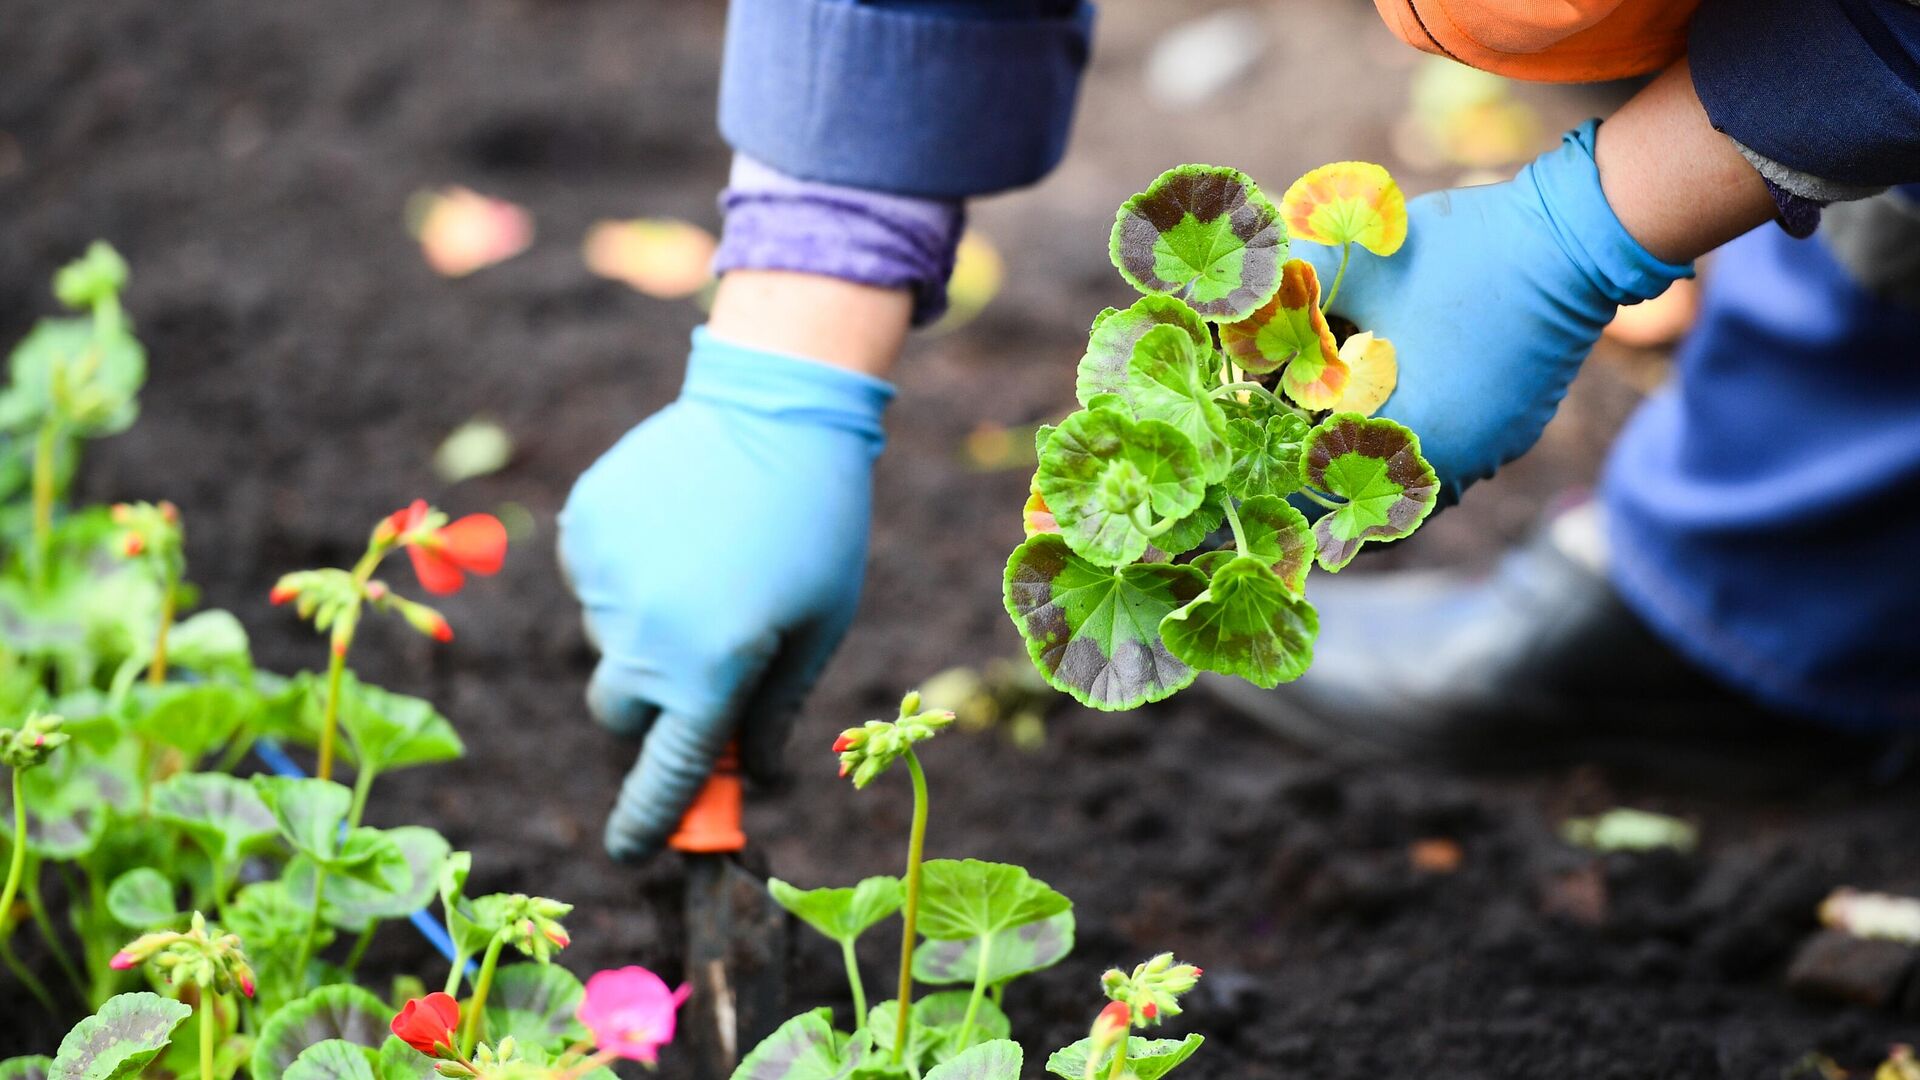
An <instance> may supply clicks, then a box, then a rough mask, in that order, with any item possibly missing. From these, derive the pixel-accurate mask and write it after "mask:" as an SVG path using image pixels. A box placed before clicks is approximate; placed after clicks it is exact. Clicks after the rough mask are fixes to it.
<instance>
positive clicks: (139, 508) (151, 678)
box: [113, 499, 187, 686]
mask: <svg viewBox="0 0 1920 1080" xmlns="http://www.w3.org/2000/svg"><path fill="white" fill-rule="evenodd" d="M113 523H114V525H116V526H118V527H119V528H120V530H121V533H120V552H121V554H123V555H125V556H126V557H127V558H128V559H131V560H134V561H136V562H139V563H141V564H143V565H145V566H146V567H148V568H149V569H150V570H151V571H152V572H153V576H154V578H155V579H156V580H157V581H159V583H160V622H159V627H158V629H157V630H155V632H154V638H153V656H152V658H151V659H150V660H149V661H148V662H147V682H148V684H150V685H153V686H159V685H160V684H161V683H164V682H166V681H167V636H168V634H169V633H171V632H172V630H173V620H174V617H175V616H176V615H177V614H178V610H179V603H180V579H181V578H183V577H184V576H186V572H187V556H186V527H185V526H184V525H182V524H181V523H180V508H179V507H177V506H175V505H173V504H172V503H170V502H167V501H166V500H164V499H163V500H161V501H160V502H159V503H120V504H118V505H116V506H114V508H113Z"/></svg>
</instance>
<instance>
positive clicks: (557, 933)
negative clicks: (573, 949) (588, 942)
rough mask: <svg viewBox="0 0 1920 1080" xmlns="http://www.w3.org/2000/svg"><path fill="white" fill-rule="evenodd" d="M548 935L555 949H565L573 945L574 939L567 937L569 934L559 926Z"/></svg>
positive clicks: (549, 931) (548, 932)
mask: <svg viewBox="0 0 1920 1080" xmlns="http://www.w3.org/2000/svg"><path fill="white" fill-rule="evenodd" d="M546 933H547V940H548V941H551V942H553V945H554V948H557V949H564V948H566V947H567V946H569V945H571V944H573V939H572V938H570V937H568V936H567V932H566V931H565V930H562V929H560V928H559V927H557V926H556V927H554V928H553V929H551V930H548V931H547V932H546Z"/></svg>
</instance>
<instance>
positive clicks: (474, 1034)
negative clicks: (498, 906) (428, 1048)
mask: <svg viewBox="0 0 1920 1080" xmlns="http://www.w3.org/2000/svg"><path fill="white" fill-rule="evenodd" d="M506 943H507V935H506V934H505V933H499V934H495V935H493V940H492V941H491V942H489V943H488V944H487V955H486V956H484V957H482V958H481V960H480V975H479V977H478V978H476V979H474V982H473V1000H472V1001H469V1002H467V1023H466V1029H465V1030H464V1031H462V1032H461V1033H460V1056H461V1057H467V1056H469V1055H471V1054H472V1053H473V1045H474V1043H476V1042H478V1041H479V1039H480V1014H482V1013H484V1012H486V1011H487V993H488V992H489V991H491V990H492V989H493V969H494V968H496V967H499V966H500V949H501V947H502V946H504V945H506Z"/></svg>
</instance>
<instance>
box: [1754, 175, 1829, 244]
mask: <svg viewBox="0 0 1920 1080" xmlns="http://www.w3.org/2000/svg"><path fill="white" fill-rule="evenodd" d="M1760 182H1761V183H1763V184H1765V185H1767V194H1769V195H1771V196H1773V206H1774V209H1775V210H1778V211H1779V214H1778V215H1777V216H1776V218H1775V220H1776V221H1778V222H1779V223H1780V227H1781V228H1782V229H1785V230H1786V231H1787V235H1788V236H1791V237H1793V238H1794V239H1795V240H1805V239H1806V238H1807V237H1809V236H1812V235H1813V233H1814V230H1816V229H1818V228H1819V227H1820V211H1821V210H1822V209H1824V208H1825V207H1826V205H1827V204H1826V202H1825V201H1824V200H1821V199H1809V198H1807V197H1806V196H1804V195H1795V194H1794V193H1793V192H1791V191H1788V190H1787V189H1786V188H1783V187H1781V186H1780V185H1779V184H1776V183H1774V182H1773V181H1772V180H1770V179H1768V178H1767V177H1765V176H1762V177H1761V178H1760Z"/></svg>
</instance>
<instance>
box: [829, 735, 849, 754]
mask: <svg viewBox="0 0 1920 1080" xmlns="http://www.w3.org/2000/svg"><path fill="white" fill-rule="evenodd" d="M852 745H853V736H852V735H848V734H845V733H842V734H841V736H840V737H839V738H837V739H835V740H833V752H834V753H836V754H844V753H846V752H847V750H848V748H849V747H851V746H852Z"/></svg>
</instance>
